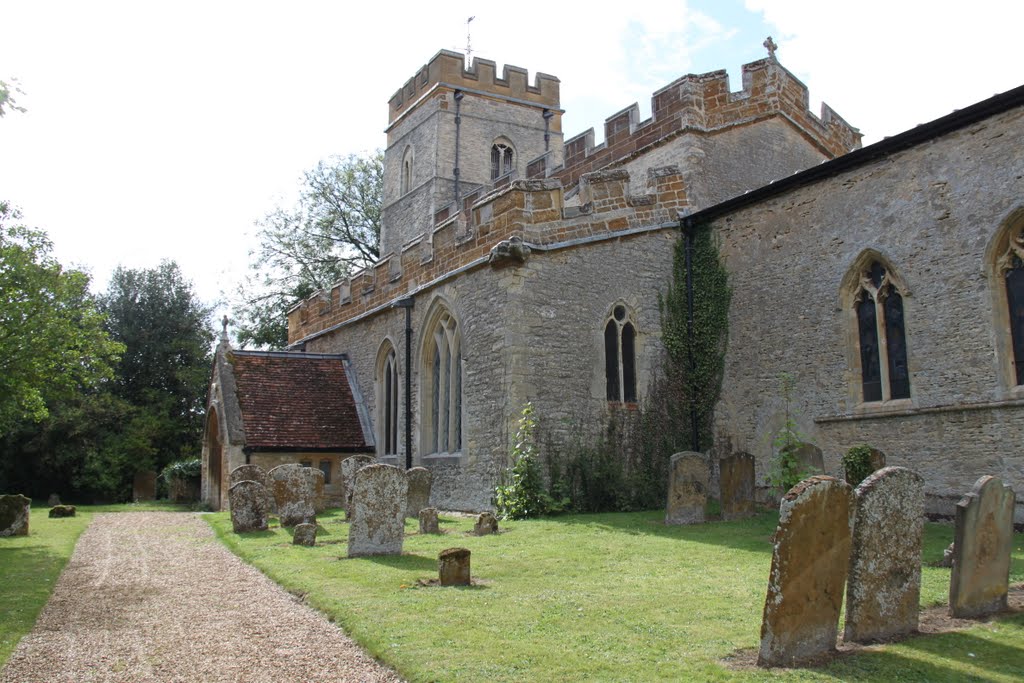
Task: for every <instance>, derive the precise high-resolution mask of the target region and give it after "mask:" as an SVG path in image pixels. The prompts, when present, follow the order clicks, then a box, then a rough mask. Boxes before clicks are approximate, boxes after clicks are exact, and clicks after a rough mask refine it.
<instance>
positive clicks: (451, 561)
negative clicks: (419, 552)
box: [437, 548, 472, 586]
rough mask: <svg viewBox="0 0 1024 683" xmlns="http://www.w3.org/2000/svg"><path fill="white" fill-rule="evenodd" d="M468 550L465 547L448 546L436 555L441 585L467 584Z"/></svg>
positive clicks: (468, 577)
mask: <svg viewBox="0 0 1024 683" xmlns="http://www.w3.org/2000/svg"><path fill="white" fill-rule="evenodd" d="M469 556H470V552H469V550H468V549H466V548H448V549H447V550H442V551H441V552H440V553H438V555H437V572H438V574H439V578H440V580H441V585H442V586H469V585H470V584H471V583H472V579H471V577H470V571H469Z"/></svg>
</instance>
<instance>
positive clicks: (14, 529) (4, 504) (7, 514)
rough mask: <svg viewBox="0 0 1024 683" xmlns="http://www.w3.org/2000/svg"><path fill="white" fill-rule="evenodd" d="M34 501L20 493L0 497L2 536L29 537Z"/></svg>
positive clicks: (0, 533)
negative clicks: (29, 520)
mask: <svg viewBox="0 0 1024 683" xmlns="http://www.w3.org/2000/svg"><path fill="white" fill-rule="evenodd" d="M31 507H32V500H31V499H30V498H27V497H25V496H23V495H21V494H20V493H15V494H7V495H3V496H0V536H28V518H29V510H30V509H31Z"/></svg>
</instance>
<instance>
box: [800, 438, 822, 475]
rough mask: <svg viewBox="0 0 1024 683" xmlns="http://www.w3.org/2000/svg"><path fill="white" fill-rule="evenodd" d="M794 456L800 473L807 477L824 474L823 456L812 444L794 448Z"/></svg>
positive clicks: (803, 444)
mask: <svg viewBox="0 0 1024 683" xmlns="http://www.w3.org/2000/svg"><path fill="white" fill-rule="evenodd" d="M794 455H795V456H796V461H797V462H798V463H799V464H800V471H801V472H805V473H807V476H812V475H815V474H822V473H824V471H825V456H824V455H823V454H822V452H821V449H820V448H818V447H817V446H815V445H814V444H813V443H802V444H800V445H799V446H797V447H796V451H795V453H794Z"/></svg>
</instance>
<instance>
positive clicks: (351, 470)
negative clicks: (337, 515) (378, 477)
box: [340, 455, 376, 519]
mask: <svg viewBox="0 0 1024 683" xmlns="http://www.w3.org/2000/svg"><path fill="white" fill-rule="evenodd" d="M375 460H376V458H374V457H373V456H372V455H352V456H349V457H347V458H345V459H344V460H342V461H341V467H340V470H341V485H342V487H343V490H344V493H343V494H342V500H343V501H344V502H345V519H351V518H352V515H351V513H350V510H351V508H352V490H353V484H354V482H355V477H356V472H358V471H359V470H361V469H362V468H364V467H366V466H367V465H372V464H373V463H374V462H375Z"/></svg>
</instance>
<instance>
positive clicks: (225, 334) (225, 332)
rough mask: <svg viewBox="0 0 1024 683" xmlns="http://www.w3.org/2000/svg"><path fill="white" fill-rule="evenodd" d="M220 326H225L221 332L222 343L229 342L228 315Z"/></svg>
mask: <svg viewBox="0 0 1024 683" xmlns="http://www.w3.org/2000/svg"><path fill="white" fill-rule="evenodd" d="M220 324H221V325H222V326H223V327H222V330H221V333H220V338H221V341H227V340H228V317H227V316H226V315H225V316H224V319H223V320H221V321H220Z"/></svg>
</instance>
